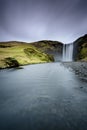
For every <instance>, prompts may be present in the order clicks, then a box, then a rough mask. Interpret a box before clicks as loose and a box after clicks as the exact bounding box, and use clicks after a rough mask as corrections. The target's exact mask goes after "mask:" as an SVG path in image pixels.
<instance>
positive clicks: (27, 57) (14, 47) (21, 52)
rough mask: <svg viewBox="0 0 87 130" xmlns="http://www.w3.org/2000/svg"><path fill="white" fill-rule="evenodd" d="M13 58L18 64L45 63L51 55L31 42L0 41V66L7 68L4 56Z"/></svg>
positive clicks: (49, 60)
mask: <svg viewBox="0 0 87 130" xmlns="http://www.w3.org/2000/svg"><path fill="white" fill-rule="evenodd" d="M9 57H10V58H14V59H15V60H16V61H17V62H18V63H19V65H26V64H35V63H46V62H52V61H54V59H53V57H52V56H50V55H48V54H45V53H43V52H41V51H40V50H39V49H38V48H36V47H35V46H33V45H31V44H27V43H19V42H7V43H0V68H7V64H6V58H9Z"/></svg>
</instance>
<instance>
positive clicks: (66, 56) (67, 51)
mask: <svg viewBox="0 0 87 130" xmlns="http://www.w3.org/2000/svg"><path fill="white" fill-rule="evenodd" d="M63 61H73V43H71V44H64V45H63Z"/></svg>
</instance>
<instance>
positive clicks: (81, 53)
mask: <svg viewBox="0 0 87 130" xmlns="http://www.w3.org/2000/svg"><path fill="white" fill-rule="evenodd" d="M74 59H75V60H80V61H87V34H86V35H84V36H82V37H80V38H78V39H77V40H76V41H75V42H74Z"/></svg>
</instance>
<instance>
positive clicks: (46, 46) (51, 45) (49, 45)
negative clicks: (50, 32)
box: [32, 40, 63, 54]
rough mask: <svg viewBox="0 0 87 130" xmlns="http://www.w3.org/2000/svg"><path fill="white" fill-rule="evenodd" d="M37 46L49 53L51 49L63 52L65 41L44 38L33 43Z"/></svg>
mask: <svg viewBox="0 0 87 130" xmlns="http://www.w3.org/2000/svg"><path fill="white" fill-rule="evenodd" d="M32 44H33V45H34V46H35V47H38V48H39V49H40V50H41V51H43V52H47V53H49V51H52V52H53V51H54V52H55V51H57V52H59V53H61V54H62V48H63V43H61V42H58V41H50V40H43V41H39V42H34V43H32Z"/></svg>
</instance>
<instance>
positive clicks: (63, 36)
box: [0, 0, 87, 43]
mask: <svg viewBox="0 0 87 130" xmlns="http://www.w3.org/2000/svg"><path fill="white" fill-rule="evenodd" d="M84 34H87V0H0V41H25V42H33V41H40V40H55V41H61V42H63V43H71V42H73V41H74V40H76V39H77V38H78V37H80V36H82V35H84Z"/></svg>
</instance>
